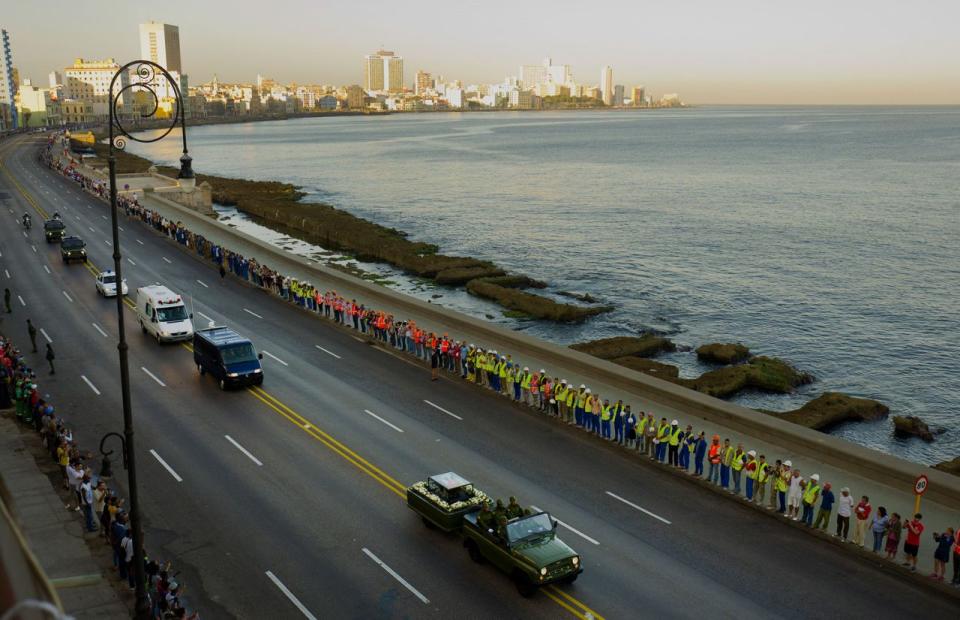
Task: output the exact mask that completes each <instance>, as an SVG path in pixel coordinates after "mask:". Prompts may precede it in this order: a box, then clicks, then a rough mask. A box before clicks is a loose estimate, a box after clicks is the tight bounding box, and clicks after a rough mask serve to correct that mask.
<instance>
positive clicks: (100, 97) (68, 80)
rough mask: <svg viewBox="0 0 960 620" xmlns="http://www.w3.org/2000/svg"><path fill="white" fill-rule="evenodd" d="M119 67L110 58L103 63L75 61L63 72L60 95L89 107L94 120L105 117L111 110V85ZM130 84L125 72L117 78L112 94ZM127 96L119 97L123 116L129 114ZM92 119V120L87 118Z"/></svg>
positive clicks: (79, 59)
mask: <svg viewBox="0 0 960 620" xmlns="http://www.w3.org/2000/svg"><path fill="white" fill-rule="evenodd" d="M119 68H120V65H119V64H117V63H116V62H115V61H114V60H113V58H107V59H106V60H84V59H83V58H77V59H76V60H74V61H73V66H71V67H67V68H65V69H64V70H63V96H64V99H72V100H74V101H77V102H81V103H84V104H88V107H89V110H90V113H91V114H92V116H93V117H95V118H106V117H107V115H108V114H109V110H110V107H109V106H110V96H109V95H110V82H111V81H112V80H113V76H114V74H116V72H117V70H118V69H119ZM127 84H129V80H128V76H127V74H126V73H122V74H120V76H119V77H118V78H117V83H116V86H115V91H114V92H115V93H119V92H120V90H121V89H122V88H123V87H125V86H126V85H127ZM130 99H131V98H130V97H124V96H123V95H121V97H120V109H119V111H120V112H121V113H122V114H128V113H129V104H130V103H131V101H130ZM90 120H93V119H90Z"/></svg>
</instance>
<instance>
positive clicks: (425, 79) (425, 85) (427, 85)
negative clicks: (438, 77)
mask: <svg viewBox="0 0 960 620" xmlns="http://www.w3.org/2000/svg"><path fill="white" fill-rule="evenodd" d="M413 86H414V89H413V92H414V93H415V94H417V95H422V94H423V93H424V91H428V90H433V76H432V75H430V74H429V73H427V72H426V71H424V70H423V69H421V70H420V71H417V81H416V82H414V85H413Z"/></svg>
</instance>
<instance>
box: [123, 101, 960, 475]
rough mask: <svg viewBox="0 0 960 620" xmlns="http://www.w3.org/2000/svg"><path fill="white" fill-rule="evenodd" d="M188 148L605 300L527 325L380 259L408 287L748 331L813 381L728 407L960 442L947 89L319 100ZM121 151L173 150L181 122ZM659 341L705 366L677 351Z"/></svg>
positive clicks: (730, 332)
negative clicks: (543, 99) (477, 104)
mask: <svg viewBox="0 0 960 620" xmlns="http://www.w3.org/2000/svg"><path fill="white" fill-rule="evenodd" d="M189 146H190V150H191V154H192V155H193V157H194V167H195V169H196V170H199V171H201V172H210V173H214V174H220V175H224V176H237V177H245V178H253V179H277V180H283V181H289V182H291V183H295V184H297V185H301V186H303V187H304V189H305V191H307V192H309V194H310V198H311V199H314V200H317V201H325V202H330V203H332V204H334V205H335V206H337V207H340V208H343V209H346V210H348V211H350V212H352V213H354V214H357V215H360V216H363V217H367V218H369V219H372V220H374V221H377V222H380V223H382V224H384V225H387V226H393V227H396V228H398V229H401V230H404V231H407V232H409V233H410V234H411V237H412V238H414V239H419V240H425V241H430V242H434V243H438V244H439V245H440V248H441V251H443V252H445V253H449V254H465V255H470V256H475V257H478V258H487V259H491V260H494V261H496V262H497V263H499V264H500V265H502V266H504V267H506V268H508V269H511V270H516V271H519V272H523V273H525V274H528V275H530V276H533V277H536V278H539V279H543V280H546V281H548V282H549V283H550V284H551V288H550V289H549V291H548V292H549V293H551V294H554V293H556V292H558V291H560V290H566V291H576V292H583V293H589V294H591V295H592V296H594V297H596V298H598V299H599V300H601V301H603V302H604V303H611V304H613V305H615V306H616V310H615V311H614V312H612V313H609V314H606V315H603V316H600V317H597V318H595V319H592V320H590V321H588V322H586V323H584V324H581V325H571V326H557V325H552V324H547V323H541V322H536V321H516V320H512V319H506V318H504V317H502V314H501V313H500V310H499V309H498V308H497V307H495V306H492V305H491V304H488V303H485V302H482V301H479V300H474V299H473V298H470V297H469V296H467V295H465V294H463V293H457V292H455V291H452V290H450V289H444V288H442V287H435V286H431V285H425V284H423V283H416V282H413V283H411V282H410V281H409V279H407V280H404V279H403V278H402V276H401V277H391V279H392V280H394V281H395V282H396V284H395V285H396V286H399V287H400V288H401V289H403V290H407V292H411V293H413V294H417V295H420V296H422V297H424V298H434V296H435V295H440V297H436V298H434V299H433V301H434V302H435V303H445V304H448V305H450V306H452V307H456V308H457V309H459V310H464V311H467V312H471V313H473V314H476V315H478V316H487V317H493V320H496V321H498V322H501V323H505V324H508V325H510V326H512V327H514V328H517V329H523V330H527V331H528V332H530V333H533V334H537V335H539V336H542V337H545V338H549V339H551V340H554V341H557V342H562V343H569V342H575V341H579V340H583V339H589V338H597V337H603V336H611V335H618V334H630V333H637V332H640V331H642V330H646V329H655V330H659V331H662V332H665V333H667V334H669V335H670V337H671V338H673V340H674V341H676V342H677V343H678V344H681V345H687V346H690V347H696V346H697V345H699V344H702V343H706V342H717V341H720V342H724V341H739V342H743V343H744V344H747V345H748V346H749V347H750V348H751V349H752V350H753V351H754V352H756V353H759V354H765V355H773V356H778V357H782V358H785V359H787V360H789V361H790V362H792V363H794V364H795V365H796V366H798V367H799V368H801V369H803V370H806V371H808V372H811V373H813V374H814V375H815V376H816V377H817V381H816V382H815V383H814V384H812V385H810V386H805V387H804V388H801V389H800V390H798V391H797V393H795V394H791V395H768V394H760V393H748V394H743V395H741V396H740V397H738V399H737V402H740V403H742V404H745V405H747V406H753V407H764V408H768V409H774V410H786V409H790V408H794V407H797V406H799V405H801V404H802V403H803V402H805V401H806V400H808V399H810V398H812V397H814V396H816V395H818V394H820V393H821V392H823V391H827V390H833V391H843V392H847V393H850V394H853V395H857V396H864V397H869V398H876V399H879V400H881V401H883V402H885V403H887V404H888V405H889V406H890V408H891V410H892V413H894V414H910V415H919V416H921V417H922V418H923V419H925V420H926V421H927V422H928V423H930V424H931V426H933V427H941V428H944V429H945V430H946V432H945V433H944V434H943V435H940V436H939V437H938V438H937V440H936V441H935V442H934V443H932V444H925V443H923V442H921V441H919V440H917V439H912V440H900V439H896V438H894V437H893V433H892V428H893V425H892V422H891V421H890V420H886V421H882V422H877V423H868V424H850V425H846V426H843V427H840V428H838V429H835V430H834V431H833V432H834V433H835V434H837V435H840V436H843V437H846V438H849V439H850V440H853V441H856V442H859V443H862V444H865V445H869V446H872V447H875V448H878V449H881V450H884V451H887V452H891V453H894V454H898V455H900V456H904V457H906V458H910V459H913V460H917V461H921V462H926V463H932V462H936V461H939V460H944V459H947V458H953V457H954V456H957V455H958V454H960V378H958V373H957V365H958V363H960V311H958V309H957V304H958V301H960V292H958V291H960V249H958V248H960V107H930V108H926V107H920V108H905V107H904V108H901V107H896V108H884V107H703V108H694V109H687V110H650V111H647V110H638V111H600V112H591V111H583V112H558V113H529V112H528V113H520V112H518V113H509V112H503V113H472V114H471V113H468V114H456V113H451V114H423V115H392V116H379V117H344V118H329V117H328V118H317V119H297V120H288V121H276V122H264V123H249V124H237V125H211V126H203V127H197V128H193V129H190V133H189ZM128 148H130V149H131V150H132V151H133V152H136V153H139V154H143V155H145V156H148V157H150V158H152V159H154V160H155V161H161V162H165V163H169V164H175V163H176V160H177V159H178V157H179V152H178V150H177V149H178V141H177V140H175V139H172V138H171V139H168V140H163V141H161V142H159V143H155V144H153V145H146V146H145V145H139V144H132V145H130V146H128ZM235 219H236V220H237V222H238V225H241V226H242V225H245V223H244V222H243V220H242V218H235ZM381 273H383V272H382V271H381ZM386 277H390V275H389V274H387V276H386ZM661 359H662V361H666V362H670V363H676V364H678V365H680V367H681V371H682V373H683V374H684V376H693V375H695V374H697V373H699V372H702V371H704V370H706V368H705V367H703V366H702V365H700V364H699V363H698V362H697V361H696V357H695V355H694V354H693V353H691V352H689V351H686V352H678V353H675V354H671V355H667V356H664V357H662V358H661Z"/></svg>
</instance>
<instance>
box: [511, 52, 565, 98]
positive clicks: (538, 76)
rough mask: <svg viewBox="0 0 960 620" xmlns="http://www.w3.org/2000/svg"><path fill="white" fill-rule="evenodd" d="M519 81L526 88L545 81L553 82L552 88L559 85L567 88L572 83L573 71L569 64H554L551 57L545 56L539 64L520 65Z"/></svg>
mask: <svg viewBox="0 0 960 620" xmlns="http://www.w3.org/2000/svg"><path fill="white" fill-rule="evenodd" d="M519 82H520V84H519V85H520V86H522V87H523V88H526V89H527V90H531V89H534V88H536V87H537V86H538V85H540V84H547V83H553V84H555V85H556V86H554V87H553V88H554V90H556V89H558V88H560V87H561V86H565V87H567V88H569V87H570V86H571V85H572V84H573V72H572V71H571V70H570V65H555V64H553V59H552V58H550V57H547V58H544V59H543V64H540V65H520V77H519Z"/></svg>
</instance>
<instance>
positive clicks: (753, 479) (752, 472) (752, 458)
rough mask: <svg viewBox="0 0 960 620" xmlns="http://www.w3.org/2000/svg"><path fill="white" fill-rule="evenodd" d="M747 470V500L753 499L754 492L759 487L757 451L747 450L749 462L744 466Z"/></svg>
mask: <svg viewBox="0 0 960 620" xmlns="http://www.w3.org/2000/svg"><path fill="white" fill-rule="evenodd" d="M743 468H744V469H745V470H746V471H747V501H753V493H754V490H755V489H756V487H757V452H756V451H755V450H750V451H749V452H747V464H746V465H744V466H743Z"/></svg>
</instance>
